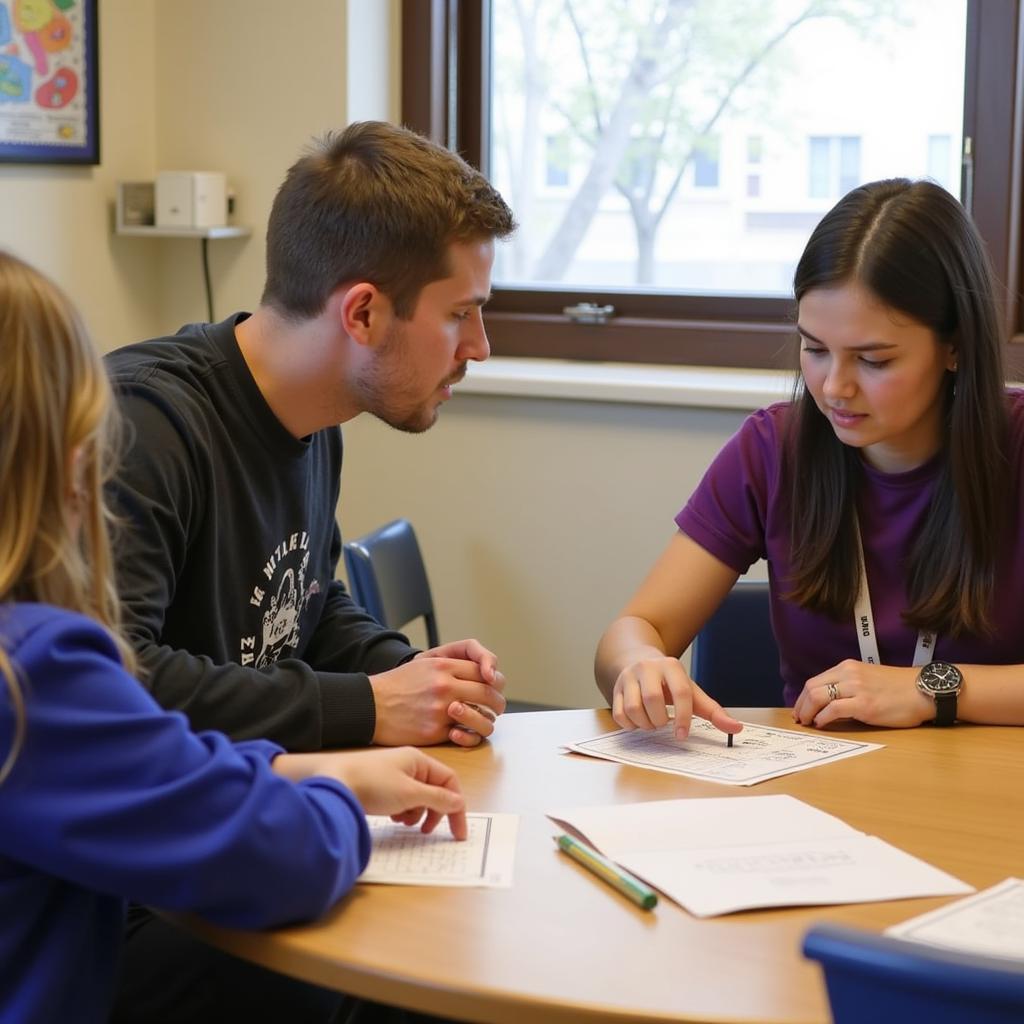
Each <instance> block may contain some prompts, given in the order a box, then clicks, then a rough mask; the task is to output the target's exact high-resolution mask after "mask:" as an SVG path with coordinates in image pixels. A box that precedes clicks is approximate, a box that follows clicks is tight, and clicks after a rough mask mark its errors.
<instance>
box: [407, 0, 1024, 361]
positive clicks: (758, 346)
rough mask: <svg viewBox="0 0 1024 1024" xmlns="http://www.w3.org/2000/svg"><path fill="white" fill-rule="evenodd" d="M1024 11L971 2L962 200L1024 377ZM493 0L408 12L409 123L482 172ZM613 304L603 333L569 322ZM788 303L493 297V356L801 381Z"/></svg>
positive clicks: (1005, 3) (453, 1)
mask: <svg viewBox="0 0 1024 1024" xmlns="http://www.w3.org/2000/svg"><path fill="white" fill-rule="evenodd" d="M1022 3H1024V0H968V7H967V52H966V64H965V81H964V124H963V129H964V138H965V139H970V143H971V158H970V160H969V161H966V162H965V165H964V167H963V169H962V172H961V188H962V194H963V195H965V196H966V197H967V201H968V204H969V206H970V208H971V212H972V215H973V216H974V219H975V222H976V224H977V225H978V228H979V230H980V232H981V235H982V237H983V238H984V239H985V242H986V244H987V246H988V249H989V254H990V257H991V259H992V264H993V268H994V270H995V273H996V277H997V280H998V281H999V282H1001V283H1002V284H1003V285H1004V286H1005V289H1004V292H1003V301H1002V307H1003V308H1002V312H1003V316H1004V324H1005V328H1006V334H1007V338H1008V342H1007V345H1006V350H1007V351H1006V357H1007V369H1008V373H1009V375H1010V377H1011V378H1012V379H1022V378H1024V304H1022V302H1021V301H1020V299H1021V294H1022V291H1024V231H1022V219H1024V202H1022V198H1024V197H1022V160H1024V19H1022V12H1021V5H1022ZM489 11H490V0H402V120H403V123H405V124H406V125H408V126H409V127H411V128H414V129H415V130H417V131H420V132H422V133H423V134H425V135H427V136H429V137H430V138H432V139H434V140H435V141H436V142H439V143H441V144H443V145H446V146H448V147H449V148H450V149H453V150H455V151H457V152H459V153H461V154H462V155H463V156H464V157H465V158H466V159H467V160H468V161H469V162H470V163H472V164H473V165H474V166H476V167H481V166H482V165H483V159H484V155H485V154H486V152H487V151H488V146H487V141H488V138H489V124H488V108H489V104H488V103H486V102H484V97H485V96H487V95H488V93H489V89H490V68H489V52H488V42H489V39H490V31H489ZM580 302H592V303H595V304H597V305H604V304H611V305H613V306H614V307H615V310H616V313H615V315H614V316H613V317H612V318H610V319H609V320H608V321H607V322H605V323H602V324H584V323H578V322H574V321H572V320H570V319H569V318H568V317H567V316H566V315H565V314H564V313H563V310H564V308H565V307H566V306H572V305H576V304H577V303H580ZM793 312H794V310H793V302H792V300H791V299H786V298H764V297H755V296H721V295H672V294H665V293H662V294H657V293H655V294H651V293H639V292H637V293H631V292H606V291H601V290H593V291H584V290H582V289H580V288H579V287H574V288H561V289H551V290H547V289H545V290H536V289H529V288H520V287H496V288H495V289H494V293H493V296H492V299H491V301H490V303H489V304H488V306H487V313H486V321H487V330H488V336H489V338H490V341H491V350H492V352H493V353H494V354H495V355H502V356H526V357H538V356H539V357H548V358H558V359H581V360H608V361H614V362H639V363H666V364H675V365H694V366H723V367H747V368H773V369H778V368H787V369H788V368H791V366H792V360H793V355H792V352H793V345H792V339H793V329H792V317H793Z"/></svg>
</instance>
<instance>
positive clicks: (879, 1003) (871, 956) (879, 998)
mask: <svg viewBox="0 0 1024 1024" xmlns="http://www.w3.org/2000/svg"><path fill="white" fill-rule="evenodd" d="M804 955H805V956H807V957H810V959H812V960H817V961H819V962H820V963H821V965H822V967H823V968H824V971H825V985H826V987H827V988H828V998H829V1002H830V1003H831V1005H832V1019H833V1021H834V1024H855V1022H856V1024H861V1022H863V1021H871V1024H908V1022H909V1021H914V1020H920V1021H927V1022H928V1024H1011V1022H1013V1024H1020V1022H1021V1021H1022V1020H1024V963H1019V962H1014V961H1011V960H997V959H994V958H992V957H982V956H974V955H972V954H967V953H955V952H952V951H947V950H941V949H936V948H933V947H931V946H925V945H921V944H919V943H916V942H906V941H904V940H902V939H893V938H889V937H888V936H885V935H874V934H870V933H867V932H861V931H856V930H854V929H852V928H841V927H839V926H838V925H830V924H821V925H817V926H816V927H814V928H812V929H811V930H810V931H809V932H808V933H807V935H806V936H805V938H804Z"/></svg>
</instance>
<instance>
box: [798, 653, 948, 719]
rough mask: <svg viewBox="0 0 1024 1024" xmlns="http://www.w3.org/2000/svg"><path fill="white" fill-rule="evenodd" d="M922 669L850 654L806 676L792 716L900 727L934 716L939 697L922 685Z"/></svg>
mask: <svg viewBox="0 0 1024 1024" xmlns="http://www.w3.org/2000/svg"><path fill="white" fill-rule="evenodd" d="M919 672H920V669H919V668H893V667H892V666H889V665H869V664H868V663H867V662H864V661H855V660H854V659H852V658H847V660H846V661H841V662H840V663H839V664H838V665H836V666H835V667H834V668H830V669H829V670H828V671H827V672H822V673H821V674H820V675H817V676H814V677H813V678H811V679H808V680H807V682H806V683H805V684H804V688H803V691H802V692H801V694H800V696H799V697H798V698H797V700H796V703H795V704H794V705H793V720H794V721H796V722H800V723H801V724H803V725H814V726H816V727H817V728H819V729H821V728H824V727H825V726H827V725H831V724H832V723H833V722H837V721H841V720H842V719H850V718H853V719H856V720H857V721H858V722H864V723H865V725H884V726H889V727H892V728H901V729H906V728H912V727H913V726H916V725H921V724H923V723H924V722H930V721H931V720H932V719H933V718H934V717H935V701H934V700H932V698H931V697H929V696H928V695H927V694H924V693H921V691H920V690H918V688H917V676H918V673H919Z"/></svg>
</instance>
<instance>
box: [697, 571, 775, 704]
mask: <svg viewBox="0 0 1024 1024" xmlns="http://www.w3.org/2000/svg"><path fill="white" fill-rule="evenodd" d="M690 675H691V676H692V677H693V678H694V679H695V680H696V681H697V682H698V683H700V685H701V687H702V688H703V689H704V690H705V691H706V692H707V693H709V694H710V695H711V696H712V697H714V698H715V700H717V701H718V702H719V703H720V704H722V705H724V706H725V707H728V708H761V707H782V705H783V699H782V678H781V676H780V675H779V648H778V646H777V645H776V643H775V634H774V633H773V632H772V623H771V616H770V613H769V602H768V584H767V583H763V582H759V581H756V580H740V581H739V582H738V583H737V584H736V585H735V586H734V587H733V588H732V590H730V591H729V593H728V594H727V595H726V598H725V600H724V601H723V602H722V603H721V605H719V607H718V610H717V611H716V612H715V614H714V615H712V616H711V618H710V619H708V621H707V622H706V623H705V625H704V628H703V629H702V630H701V631H700V632H699V633H698V634H697V636H696V638H695V639H694V641H693V647H692V649H691V651H690Z"/></svg>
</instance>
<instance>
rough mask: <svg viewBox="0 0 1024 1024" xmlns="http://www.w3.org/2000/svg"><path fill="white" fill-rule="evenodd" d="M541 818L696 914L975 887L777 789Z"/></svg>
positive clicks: (574, 811)
mask: <svg viewBox="0 0 1024 1024" xmlns="http://www.w3.org/2000/svg"><path fill="white" fill-rule="evenodd" d="M548 817H549V818H551V819H552V820H553V821H556V822H557V823H558V824H560V825H562V826H563V827H565V828H566V829H568V830H571V831H573V832H574V833H575V834H576V835H578V836H581V837H582V838H583V839H585V840H586V841H587V842H589V843H590V844H591V846H593V847H594V848H595V849H597V850H599V851H600V852H601V853H603V854H604V855H605V856H606V857H608V858H610V859H611V860H614V861H615V862H616V863H617V864H620V865H621V866H622V867H624V868H625V869H626V870H627V871H631V872H632V873H633V874H634V875H636V876H637V877H638V878H642V879H643V880H644V881H645V882H646V883H647V884H648V885H652V886H654V888H656V889H660V890H661V892H663V893H664V894H665V895H666V896H667V897H668V898H669V899H671V900H675V902H676V903H678V904H680V905H681V906H683V907H685V908H686V909H687V910H688V911H690V913H691V914H693V915H695V916H696V917H711V916H714V915H716V914H729V913H732V912H733V911H737V910H752V909H754V908H757V907H789V906H815V905H823V906H824V905H828V904H832V903H869V902H872V901H875V900H898V899H905V898H907V897H910V896H945V895H959V894H961V893H966V892H973V891H974V890H973V889H972V887H971V886H969V885H967V884H965V883H964V882H961V881H960V880H959V879H957V878H954V877H953V876H952V875H949V874H947V873H946V872H944V871H941V870H939V869H938V868H936V867H933V866H932V865H930V864H926V863H925V862H924V861H922V860H918V858H916V857H912V856H911V855H910V854H909V853H905V852H904V851H902V850H899V849H897V848H896V847H894V846H890V845H889V844H888V843H886V842H883V841H882V840H881V839H879V838H877V837H876V836H869V835H865V834H864V833H863V832H858V831H857V830H856V829H853V828H851V827H850V826H849V825H847V824H846V823H845V822H844V821H842V820H840V819H839V818H837V817H835V816H834V815H832V814H826V813H825V812H824V811H821V810H818V809H817V808H816V807H812V806H811V805H810V804H806V803H804V802H803V801H801V800H797V799H796V798H795V797H791V796H787V795H783V794H778V795H773V796H743V797H708V798H703V799H700V798H696V799H691V800H651V801H647V802H644V803H633V804H614V805H612V806H606V807H575V808H571V809H569V810H562V811H549V812H548Z"/></svg>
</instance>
